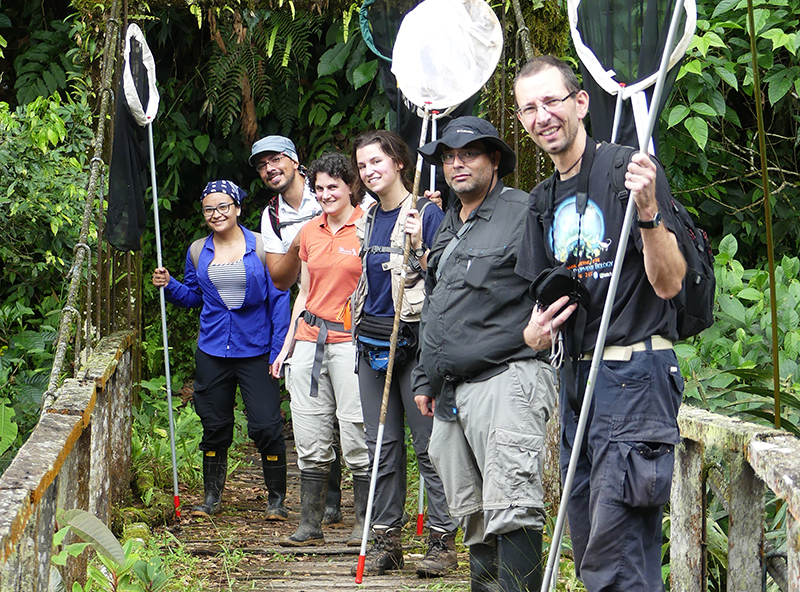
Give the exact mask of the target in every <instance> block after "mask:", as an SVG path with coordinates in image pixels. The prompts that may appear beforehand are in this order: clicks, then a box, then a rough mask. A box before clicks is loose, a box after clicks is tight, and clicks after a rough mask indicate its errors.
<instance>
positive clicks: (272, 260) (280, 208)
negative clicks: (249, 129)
mask: <svg viewBox="0 0 800 592" xmlns="http://www.w3.org/2000/svg"><path fill="white" fill-rule="evenodd" d="M250 166H252V167H253V168H255V169H256V172H257V173H258V174H259V176H260V177H261V180H262V181H264V185H266V186H267V189H269V190H270V191H271V192H272V193H274V194H275V197H273V198H272V199H271V200H270V201H269V204H267V207H266V208H264V213H263V214H262V216H261V236H262V237H264V250H265V251H266V255H267V267H268V268H269V273H270V276H271V277H272V281H273V282H274V284H275V287H276V288H278V289H279V290H288V289H289V288H291V287H292V284H294V283H295V282H296V281H297V277H298V275H299V274H300V257H299V256H298V252H299V250H300V244H299V243H295V242H294V239H295V238H296V237H297V235H298V234H299V233H300V229H301V228H302V227H303V225H304V224H305V223H306V222H308V221H309V220H311V219H312V218H314V217H315V216H318V215H319V214H321V213H322V208H321V207H320V205H319V204H318V203H317V198H316V196H315V195H314V192H313V191H312V189H311V188H310V187H308V184H307V183H306V175H305V167H303V166H301V165H300V161H299V159H298V157H297V149H296V148H295V146H294V142H292V141H291V140H290V139H289V138H286V137H284V136H266V137H264V138H261V139H260V140H258V141H257V142H256V143H255V144H253V149H252V152H251V154H250Z"/></svg>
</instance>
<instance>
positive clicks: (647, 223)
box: [636, 212, 661, 228]
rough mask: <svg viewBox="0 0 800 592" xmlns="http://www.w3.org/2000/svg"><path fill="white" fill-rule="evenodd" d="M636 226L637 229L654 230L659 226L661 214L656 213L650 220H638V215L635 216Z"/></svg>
mask: <svg viewBox="0 0 800 592" xmlns="http://www.w3.org/2000/svg"><path fill="white" fill-rule="evenodd" d="M636 224H638V226H639V228H656V227H658V226H661V212H656V215H655V216H653V219H652V220H640V219H639V214H636Z"/></svg>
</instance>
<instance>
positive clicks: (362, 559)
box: [356, 555, 367, 584]
mask: <svg viewBox="0 0 800 592" xmlns="http://www.w3.org/2000/svg"><path fill="white" fill-rule="evenodd" d="M366 561H367V556H366V555H359V556H358V567H356V584H360V583H361V580H363V579H364V564H365V563H366Z"/></svg>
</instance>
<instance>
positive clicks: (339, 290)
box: [295, 206, 364, 343]
mask: <svg viewBox="0 0 800 592" xmlns="http://www.w3.org/2000/svg"><path fill="white" fill-rule="evenodd" d="M363 215H364V211H363V210H362V209H361V208H360V207H359V206H356V209H355V210H354V211H353V214H352V215H351V216H350V219H349V220H348V221H347V223H346V224H345V225H344V226H342V227H341V228H340V229H339V230H338V231H337V232H336V234H331V229H330V227H329V226H328V215H327V214H322V216H320V217H319V218H318V219H317V220H312V221H310V222H308V223H307V224H306V225H305V226H303V229H302V230H301V231H300V259H302V260H303V261H305V262H306V264H308V274H309V277H310V282H309V286H308V298H307V299H306V310H307V311H308V312H310V313H311V314H313V315H316V316H318V317H320V318H323V319H326V320H328V321H333V322H341V321H337V319H336V317H337V316H338V315H339V312H340V311H341V310H342V307H343V306H344V304H345V302H347V299H348V298H350V296H352V294H353V291H354V290H355V289H356V284H358V278H359V277H360V276H361V258H360V257H359V256H358V249H359V244H358V237H356V226H355V221H356V220H358V219H359V218H360V217H361V216H363ZM318 333H319V327H312V326H309V325H308V324H307V323H306V322H305V321H304V320H302V319H301V320H300V324H299V325H298V327H297V334H296V335H295V338H296V339H298V340H299V341H316V340H317V334H318ZM350 339H351V336H350V333H343V332H341V331H328V338H327V339H326V340H325V342H326V343H344V342H346V341H350Z"/></svg>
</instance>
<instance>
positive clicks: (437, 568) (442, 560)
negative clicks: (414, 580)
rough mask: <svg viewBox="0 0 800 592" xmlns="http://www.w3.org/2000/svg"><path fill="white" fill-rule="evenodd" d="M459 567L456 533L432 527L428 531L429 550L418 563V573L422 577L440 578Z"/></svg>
mask: <svg viewBox="0 0 800 592" xmlns="http://www.w3.org/2000/svg"><path fill="white" fill-rule="evenodd" d="M455 567H458V554H457V553H456V533H455V532H441V531H438V530H435V529H433V528H432V529H431V530H430V532H429V533H428V552H427V553H425V557H423V558H422V561H420V562H419V563H417V575H418V576H419V577H421V578H439V577H441V576H443V575H444V574H446V573H447V572H449V571H450V570H451V569H453V568H455Z"/></svg>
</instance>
